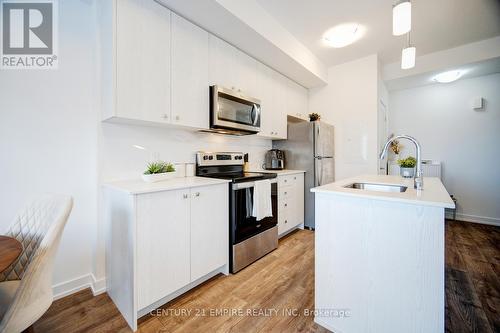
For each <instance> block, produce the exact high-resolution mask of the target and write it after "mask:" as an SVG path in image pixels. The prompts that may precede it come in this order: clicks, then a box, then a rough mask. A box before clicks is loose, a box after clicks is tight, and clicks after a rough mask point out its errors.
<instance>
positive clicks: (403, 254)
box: [311, 175, 454, 333]
mask: <svg viewBox="0 0 500 333" xmlns="http://www.w3.org/2000/svg"><path fill="white" fill-rule="evenodd" d="M424 184H425V185H424V188H423V189H422V190H415V189H414V188H413V179H404V178H401V177H399V176H382V175H368V176H359V177H355V178H350V179H345V180H342V181H338V182H335V183H331V184H328V185H324V186H320V187H316V188H313V189H311V191H312V192H314V193H315V196H316V205H315V210H316V232H315V308H316V313H315V321H316V323H318V324H319V325H321V326H324V327H325V328H327V329H329V330H332V331H334V332H343V333H350V332H444V311H445V304H444V295H445V294H444V292H445V291H444V209H445V208H453V207H454V203H453V201H452V200H451V199H450V196H449V194H448V192H447V191H446V189H445V188H444V186H443V184H442V183H441V181H440V180H439V179H438V178H431V177H429V178H425V179H424Z"/></svg>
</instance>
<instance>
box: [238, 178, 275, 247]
mask: <svg viewBox="0 0 500 333" xmlns="http://www.w3.org/2000/svg"><path fill="white" fill-rule="evenodd" d="M271 181H272V182H273V181H274V182H273V183H271V202H272V210H273V216H272V217H266V218H264V219H262V220H260V221H257V220H256V219H255V217H253V216H252V211H251V209H252V198H253V182H247V183H236V184H233V185H232V189H231V205H230V206H231V245H235V244H238V243H240V242H242V241H244V240H245V239H248V238H250V237H252V236H254V235H257V234H259V233H261V232H263V231H264V230H267V229H270V228H272V227H274V226H276V225H277V224H278V183H277V182H276V179H273V180H271Z"/></svg>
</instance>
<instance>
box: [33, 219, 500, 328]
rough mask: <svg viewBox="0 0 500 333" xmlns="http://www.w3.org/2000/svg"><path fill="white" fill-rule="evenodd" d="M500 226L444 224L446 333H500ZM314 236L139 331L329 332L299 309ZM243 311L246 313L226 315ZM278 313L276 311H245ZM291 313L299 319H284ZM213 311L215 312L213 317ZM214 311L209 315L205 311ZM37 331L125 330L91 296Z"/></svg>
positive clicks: (310, 272)
mask: <svg viewBox="0 0 500 333" xmlns="http://www.w3.org/2000/svg"><path fill="white" fill-rule="evenodd" d="M499 247H500V228H497V227H490V226H483V225H478V224H471V223H463V222H447V225H446V331H447V332H453V333H456V332H500V322H499V318H500V316H499V313H498V312H499V311H500V281H499V269H500V263H499V260H500V248H499ZM313 295H314V234H313V233H312V232H310V231H305V230H301V231H298V232H295V233H293V234H291V235H289V236H288V237H285V238H284V239H282V240H280V244H279V248H278V249H277V250H276V251H274V252H272V253H271V254H269V255H267V256H266V257H264V258H262V259H261V260H259V261H258V262H256V263H254V264H252V265H251V266H249V267H247V268H245V269H244V270H242V271H241V272H239V273H238V274H235V275H231V276H229V277H225V276H222V275H221V276H217V277H215V278H213V279H211V280H209V281H207V282H206V283H204V284H203V285H201V286H199V287H198V288H196V289H194V290H192V291H190V292H188V293H186V294H184V295H182V296H180V297H179V298H177V299H175V300H173V301H172V302H170V303H168V304H166V305H165V306H163V307H162V308H161V309H160V312H159V315H158V316H145V317H143V318H141V320H140V323H139V332H165V333H166V332H190V333H191V332H192V333H195V332H238V333H240V332H328V331H327V330H325V329H324V328H322V327H320V326H318V325H316V324H314V322H313V317H312V316H304V315H303V314H304V310H306V309H309V310H312V309H313V308H314V297H313ZM231 309H244V313H243V314H242V313H232V314H231V313H227V312H224V311H230V310H231ZM259 309H276V310H278V313H271V312H268V313H267V315H268V316H266V314H263V313H259V312H256V313H249V312H246V311H252V310H256V311H257V310H259ZM287 309H288V310H290V311H292V310H297V311H298V313H299V314H301V315H298V316H294V315H292V314H290V315H287V314H286V313H283V311H286V310H287ZM215 310H217V311H219V313H214V311H215ZM211 311H212V312H211ZM34 331H35V332H44V333H45V332H65V333H66V332H130V329H129V328H128V327H127V325H126V323H125V321H124V319H123V318H122V317H121V315H120V313H119V312H118V310H117V309H116V307H115V306H114V305H113V303H112V301H111V300H110V298H109V297H108V296H107V295H106V294H103V295H99V296H96V297H93V296H92V293H91V292H90V290H84V291H81V292H79V293H77V294H74V295H71V296H68V297H65V298H63V299H60V300H58V301H56V302H54V303H53V304H52V306H51V307H50V309H49V310H48V311H47V313H46V314H45V315H44V316H43V317H42V318H41V319H40V320H39V321H38V322H37V323H36V324H35V325H34Z"/></svg>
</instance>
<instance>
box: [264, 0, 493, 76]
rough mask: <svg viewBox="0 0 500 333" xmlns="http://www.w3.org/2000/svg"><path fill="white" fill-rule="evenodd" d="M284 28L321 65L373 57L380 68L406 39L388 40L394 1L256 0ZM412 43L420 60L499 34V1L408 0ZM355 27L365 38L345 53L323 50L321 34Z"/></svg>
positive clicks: (393, 57)
mask: <svg viewBox="0 0 500 333" xmlns="http://www.w3.org/2000/svg"><path fill="white" fill-rule="evenodd" d="M257 1H258V3H259V4H260V5H261V6H262V7H263V8H264V9H265V10H266V11H267V12H269V13H270V14H271V15H272V16H273V17H274V18H275V19H276V20H277V21H278V22H279V23H280V24H281V25H283V27H284V28H285V29H287V30H288V31H290V32H291V33H292V34H293V35H294V36H295V37H296V38H297V39H298V40H299V41H301V42H302V43H303V44H304V45H305V46H306V47H308V48H309V49H310V50H311V51H312V52H313V53H314V54H315V55H316V56H317V57H318V58H320V59H321V60H322V61H323V62H324V63H325V64H326V65H328V66H331V65H336V64H340V63H343V62H346V61H350V60H354V59H357V58H360V57H363V56H367V55H370V54H373V53H378V54H379V57H380V60H381V62H382V63H384V64H387V63H391V62H396V61H399V59H400V56H401V49H402V48H403V47H404V45H405V43H406V37H404V36H400V37H395V36H392V4H393V3H394V2H395V0H308V1H305V0H257ZM412 4H413V8H412V9H413V12H412V21H413V22H412V43H413V44H414V45H415V46H416V47H417V57H418V56H420V55H424V54H428V53H432V52H436V51H440V50H445V49H449V48H452V47H456V46H459V45H463V44H467V43H471V42H474V41H478V40H483V39H487V38H491V37H494V36H498V35H500V0H414V1H412ZM345 22H357V23H360V24H363V25H364V26H365V27H366V33H365V36H364V37H363V38H362V39H361V40H359V41H358V42H356V43H354V44H352V45H349V46H347V47H345V48H341V49H334V48H328V47H325V46H324V45H323V44H322V42H321V37H322V35H323V33H324V32H325V31H326V30H327V29H328V28H331V27H332V26H335V25H337V24H340V23H345Z"/></svg>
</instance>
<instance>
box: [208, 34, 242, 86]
mask: <svg viewBox="0 0 500 333" xmlns="http://www.w3.org/2000/svg"><path fill="white" fill-rule="evenodd" d="M236 51H237V50H236V48H234V47H233V46H232V45H230V44H229V43H226V42H225V41H223V40H222V39H220V38H217V37H215V36H214V35H209V37H208V63H209V67H208V79H209V82H210V85H219V86H222V87H225V88H228V89H236V80H235V77H236V60H235V59H236Z"/></svg>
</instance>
